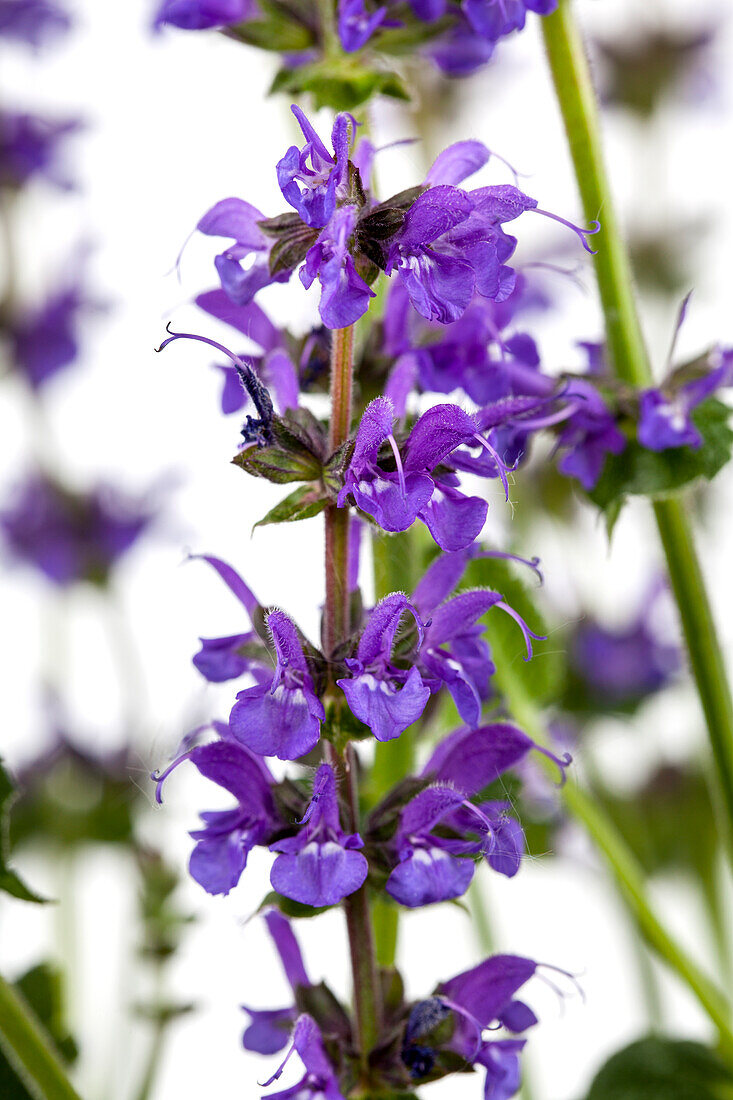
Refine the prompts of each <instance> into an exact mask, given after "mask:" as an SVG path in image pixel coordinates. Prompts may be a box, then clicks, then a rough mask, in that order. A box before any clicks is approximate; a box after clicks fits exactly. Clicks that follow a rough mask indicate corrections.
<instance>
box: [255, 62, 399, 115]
mask: <svg viewBox="0 0 733 1100" xmlns="http://www.w3.org/2000/svg"><path fill="white" fill-rule="evenodd" d="M275 92H287V93H288V94H290V95H293V96H298V95H302V94H304V93H309V94H310V95H311V96H312V97H313V103H314V106H315V108H316V109H320V108H321V107H332V108H333V109H334V110H337V111H351V110H353V109H354V108H355V107H358V106H359V104H361V103H365V102H366V100H368V99H371V98H372V96H375V95H385V96H390V97H392V98H393V99H403V100H408V99H409V98H410V97H409V95H408V93H407V89H406V88H405V86H404V84H403V83H402V81H401V80H400V78H399V77H398V76H397V74H396V73H392V72H381V71H379V70H377V69H368V68H365V67H364V66H363V65H361V64H360V63H359V61H357V60H355V59H354V58H353V57H351V56H343V55H342V56H339V57H335V58H326V59H324V60H322V61H316V62H314V63H313V64H311V65H303V66H301V67H300V68H297V69H280V71H279V72H278V73H277V74H276V76H275V79H274V80H273V82H272V85H271V87H270V94H271V95H272V94H274V93H275Z"/></svg>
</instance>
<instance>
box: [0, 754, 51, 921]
mask: <svg viewBox="0 0 733 1100" xmlns="http://www.w3.org/2000/svg"><path fill="white" fill-rule="evenodd" d="M14 798H15V786H14V785H13V782H12V780H11V778H10V776H9V775H8V773H7V772H6V770H5V768H4V767H3V764H2V759H0V890H4V891H5V893H6V894H12V896H13V897H14V898H19V899H20V900H21V901H32V902H35V903H36V904H38V905H43V904H45V903H46V901H47V900H48V899H47V898H42V897H40V895H39V894H35V893H34V892H33V891H32V890H29V888H28V887H27V886H26V885H25V883H24V882H23V881H22V880H21V879H20V878H19V877H18V875H17V874H16V873H15V871H13V870H11V869H10V867H8V864H7V855H8V827H9V811H10V807H11V805H12V803H13V801H14Z"/></svg>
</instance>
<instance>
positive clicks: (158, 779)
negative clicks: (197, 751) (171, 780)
mask: <svg viewBox="0 0 733 1100" xmlns="http://www.w3.org/2000/svg"><path fill="white" fill-rule="evenodd" d="M192 752H193V749H189V750H188V752H184V753H181V755H180V756H178V757H176V759H175V760H174V761H173V763H172V764H169V765H168V767H167V768H166V769H165V771H164V772H160V773H159V772H157V771H155V772H151V773H150V778H151V779H152V781H153V783H155V801H156V802H157V803H158V805H159V806H162V804H163V784H164V783H165V781H166V779H167V778H168V776H169V775H170V774H171V772H172V771H173V770H174V769H175V768H177V767H178V765H179V764H182V763H183V761H184V760H187V759H188V757H189V756H190V755H191V753H192Z"/></svg>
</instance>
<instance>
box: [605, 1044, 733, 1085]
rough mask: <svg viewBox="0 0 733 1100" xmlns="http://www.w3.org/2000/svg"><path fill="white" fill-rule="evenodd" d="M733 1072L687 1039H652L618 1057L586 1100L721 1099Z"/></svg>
mask: <svg viewBox="0 0 733 1100" xmlns="http://www.w3.org/2000/svg"><path fill="white" fill-rule="evenodd" d="M731 1082H733V1074H732V1073H731V1071H730V1070H729V1069H728V1067H727V1066H726V1065H725V1064H724V1063H723V1062H722V1061H721V1060H720V1058H719V1057H718V1055H717V1054H716V1053H715V1052H714V1051H712V1050H710V1049H709V1048H708V1047H706V1046H703V1045H702V1043H693V1042H688V1041H685V1040H674V1039H662V1038H658V1037H656V1036H649V1037H648V1038H646V1039H639V1040H638V1041H637V1042H635V1043H632V1044H631V1045H630V1046H627V1047H624V1049H623V1050H620V1051H618V1052H617V1053H616V1054H613V1055H612V1056H611V1057H610V1058H609V1060H608V1061H607V1062H606V1064H605V1065H604V1066H603V1067H602V1069H601V1070H600V1071H599V1072H598V1073H597V1074H596V1077H595V1079H594V1081H593V1083H592V1085H591V1087H590V1090H589V1092H588V1095H587V1097H586V1100H721V1098H722V1096H723V1095H725V1094H724V1093H723V1092H721V1090H720V1086H723V1087H725V1086H728V1085H730V1083H731Z"/></svg>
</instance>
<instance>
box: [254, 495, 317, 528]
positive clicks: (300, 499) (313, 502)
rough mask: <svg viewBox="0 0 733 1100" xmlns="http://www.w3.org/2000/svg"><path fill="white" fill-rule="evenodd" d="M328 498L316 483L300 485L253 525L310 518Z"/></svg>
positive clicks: (259, 525)
mask: <svg viewBox="0 0 733 1100" xmlns="http://www.w3.org/2000/svg"><path fill="white" fill-rule="evenodd" d="M328 500H329V498H328V497H327V496H324V495H323V490H322V489H321V488H320V486H318V485H301V486H300V488H299V489H296V490H295V491H294V492H292V493H290V495H289V496H286V497H285V500H281V501H280V503H279V504H276V505H275V507H274V508H271V509H270V511H269V512H268V513H267V515H266V516H265V517H264V518H263V519H259V520H258V521H257V523H256V524H255V527H264V526H265V525H266V524H270V523H294V522H295V521H296V520H299V519H310V518H311V517H312V516H317V515H319V514H320V513H321V512H322V511H323V509H324V508H325V507H326V505H327V504H328Z"/></svg>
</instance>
